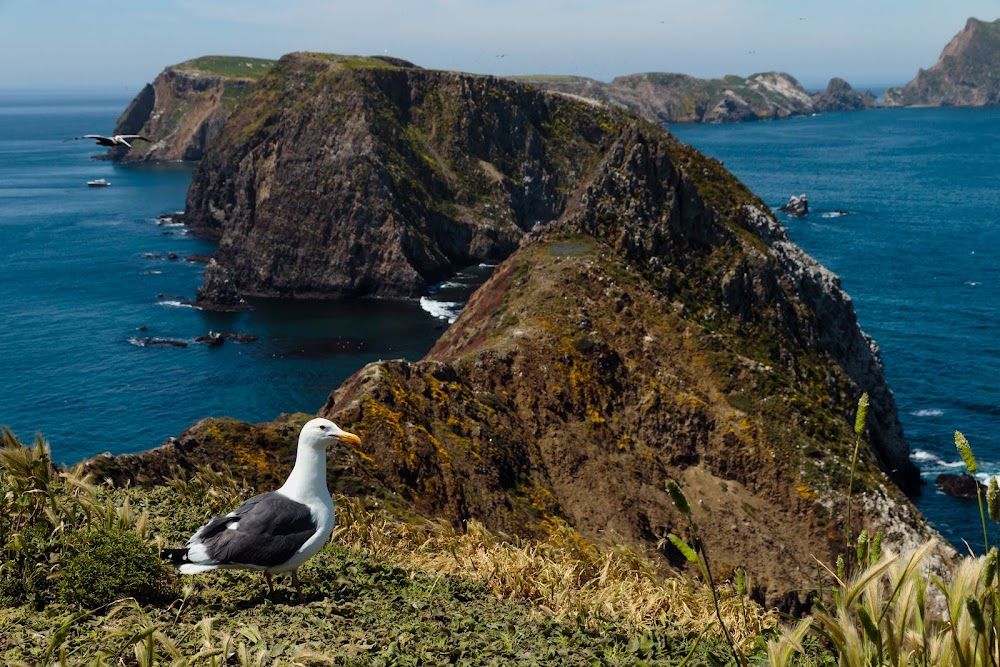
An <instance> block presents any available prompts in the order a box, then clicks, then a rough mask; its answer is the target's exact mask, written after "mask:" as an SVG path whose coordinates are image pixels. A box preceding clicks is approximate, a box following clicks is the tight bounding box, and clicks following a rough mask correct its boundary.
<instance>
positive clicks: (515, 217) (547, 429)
mask: <svg viewBox="0 0 1000 667" xmlns="http://www.w3.org/2000/svg"><path fill="white" fill-rule="evenodd" d="M186 219H187V222H188V224H189V225H191V228H192V229H193V230H195V231H196V232H198V233H201V234H205V235H207V236H210V237H212V238H215V239H217V240H218V249H217V251H216V254H215V256H214V258H213V260H212V262H210V263H209V265H208V266H207V267H206V275H205V285H204V287H203V289H202V290H201V291H200V296H201V298H202V301H203V304H204V305H206V306H215V307H227V306H237V305H239V304H240V301H242V300H252V299H254V298H271V297H280V298H297V297H298V298H317V297H321V298H331V299H333V298H341V297H345V296H392V297H407V296H414V295H416V294H418V293H419V292H420V290H422V289H424V288H425V287H426V286H427V285H428V284H431V283H433V282H435V281H437V280H439V279H441V278H443V277H446V276H447V275H449V272H451V271H454V270H455V269H456V268H458V267H460V266H463V265H466V264H469V263H473V262H491V263H494V262H495V263H497V267H496V269H495V270H494V271H493V274H492V276H491V277H490V279H489V280H488V281H487V282H486V283H485V284H484V285H483V286H482V287H480V288H479V289H478V290H477V291H476V292H475V294H473V296H472V297H471V298H470V300H469V302H468V304H467V305H466V307H465V308H464V310H463V311H462V313H461V315H460V316H459V318H458V319H457V320H456V322H455V323H454V324H453V325H452V326H451V327H449V328H448V329H447V330H446V331H445V332H444V334H443V336H442V337H441V339H440V340H439V341H438V343H437V345H436V346H435V347H434V349H432V350H431V351H430V352H429V353H428V355H427V356H426V357H425V358H424V359H423V360H421V361H419V362H406V361H399V360H394V361H381V362H376V363H373V364H369V365H367V366H365V367H363V368H360V369H359V370H358V371H357V372H356V373H355V374H354V375H353V376H352V377H351V378H349V379H348V380H347V381H346V382H345V383H343V385H342V386H340V387H338V388H331V389H332V390H333V391H332V392H331V394H330V397H329V399H328V401H327V402H326V404H325V405H324V406H323V407H322V408H321V409H320V413H321V414H322V415H323V416H327V417H330V418H332V419H333V420H334V421H336V422H337V423H339V424H342V425H344V427H345V428H349V429H350V430H351V431H353V432H356V433H358V435H360V436H361V438H362V444H361V445H360V446H359V447H357V448H356V449H344V450H339V451H337V452H335V453H334V454H333V456H334V459H335V460H336V461H337V462H338V464H337V465H335V466H334V468H335V469H336V470H337V472H338V475H336V477H338V478H339V479H341V483H340V485H339V486H337V487H336V488H338V489H342V490H346V491H347V492H356V493H369V492H371V493H375V494H377V495H379V496H380V497H383V498H385V499H391V501H392V502H393V503H398V504H400V505H403V506H405V507H406V508H408V509H409V510H410V511H412V512H415V513H417V514H419V515H421V516H425V517H436V518H443V519H446V520H448V521H450V522H452V523H453V524H455V525H457V526H461V525H463V523H464V522H465V521H467V520H469V519H476V520H478V521H481V522H483V523H484V524H485V525H486V526H487V527H489V528H490V529H491V530H496V531H503V532H505V533H507V534H512V535H529V536H533V535H541V534H544V533H545V531H546V530H548V529H550V528H551V527H552V525H553V522H556V521H565V522H567V523H569V524H570V525H572V526H574V527H575V528H577V529H578V530H579V531H580V532H581V533H582V534H583V535H584V536H586V537H588V538H592V539H599V538H601V537H603V536H615V537H616V538H618V539H622V540H624V541H625V542H626V543H628V544H632V545H636V546H640V547H642V548H645V549H649V550H651V551H658V552H659V553H660V554H661V555H662V557H663V562H664V565H665V566H674V567H682V566H683V562H682V560H683V559H682V558H681V557H680V556H679V554H678V553H677V552H675V551H672V550H671V548H670V547H669V546H666V547H664V546H663V544H662V542H661V541H662V539H663V538H664V537H665V536H666V535H667V534H668V533H670V532H675V533H677V534H683V532H684V525H685V523H684V522H685V519H684V517H683V516H682V515H680V514H679V513H678V512H677V510H676V509H675V508H674V507H673V505H672V503H671V501H670V498H669V494H668V493H667V491H666V489H665V486H664V484H665V481H666V480H667V479H676V480H677V481H678V482H679V483H680V484H681V486H682V487H683V488H684V489H685V492H686V493H687V496H688V499H689V500H690V501H691V504H692V508H693V511H694V513H695V519H696V521H697V522H698V524H699V526H701V527H702V534H703V536H704V539H705V543H706V548H707V549H708V550H709V552H710V553H711V554H713V561H714V563H715V564H716V567H717V568H719V569H720V572H723V573H725V572H730V573H731V572H733V571H734V570H735V569H736V568H740V567H743V568H746V570H747V571H748V572H749V573H750V576H751V578H752V580H753V582H754V589H755V590H754V592H755V595H756V596H757V597H758V598H759V599H761V600H762V601H764V602H765V603H766V604H768V605H773V606H780V607H782V608H785V609H802V608H803V607H804V606H807V605H808V599H809V593H808V591H809V590H810V589H811V587H812V586H814V584H815V570H816V559H819V560H820V561H823V562H825V563H833V562H834V560H835V559H836V555H837V554H838V553H839V552H840V551H841V550H842V549H843V539H844V534H845V532H846V529H847V528H848V527H847V526H846V525H845V517H846V515H847V511H846V509H847V503H848V498H849V497H850V498H851V502H852V507H853V510H854V513H853V525H852V526H851V527H850V528H851V529H852V531H853V533H854V534H855V535H856V534H857V533H858V532H859V531H860V529H862V528H864V529H866V530H868V531H869V532H870V533H874V532H882V533H883V534H884V536H885V541H886V543H887V544H892V545H893V546H894V547H895V548H896V549H900V550H905V549H907V548H910V547H914V546H916V545H917V544H919V543H922V542H923V541H924V540H926V539H928V538H930V537H932V536H933V535H934V531H933V530H932V529H931V528H930V527H929V526H928V525H927V524H926V522H925V521H924V519H923V518H922V517H921V515H920V514H919V512H918V511H917V510H916V509H915V508H914V507H913V505H912V504H911V503H910V501H909V500H908V499H907V497H906V495H905V493H904V490H905V491H906V492H916V491H917V489H918V486H919V475H918V472H917V469H916V468H915V467H914V466H913V464H912V463H911V462H910V459H909V448H908V445H907V443H906V441H905V439H904V437H903V433H902V428H901V426H900V423H899V419H898V414H897V411H896V405H895V402H894V399H893V396H892V393H891V391H890V390H889V388H888V387H887V385H886V383H885V378H884V375H883V372H882V365H881V361H880V359H879V355H878V348H877V346H876V345H875V343H874V341H872V340H871V339H870V338H869V337H868V336H867V335H866V334H865V333H864V332H863V331H862V330H861V329H860V328H859V326H858V323H857V319H856V316H855V313H854V310H853V306H852V304H851V300H850V297H849V296H848V295H847V294H846V293H844V292H843V290H842V289H841V287H840V284H839V280H838V279H837V277H836V276H835V275H833V274H832V273H830V272H829V271H827V270H826V269H824V268H823V267H822V266H820V265H819V264H818V263H817V262H816V261H815V260H813V259H812V258H811V257H809V256H808V255H807V254H806V253H804V252H803V251H802V250H801V249H799V248H798V247H796V246H795V245H794V244H792V243H791V242H790V241H789V239H788V237H787V235H786V233H785V230H784V228H783V227H782V226H781V224H780V223H779V222H778V221H777V220H776V219H775V218H774V216H773V215H772V214H771V212H770V211H769V210H768V208H767V207H766V206H765V205H764V204H763V203H762V202H761V201H760V200H759V199H758V198H757V197H756V196H754V195H753V194H752V193H751V192H750V191H749V190H747V189H746V187H745V186H743V185H742V184H741V183H740V182H739V181H738V180H737V179H735V178H734V177H733V176H732V175H731V174H729V173H728V172H727V171H726V170H725V169H724V168H723V167H722V165H721V163H719V162H718V161H717V160H713V159H710V158H706V157H705V156H703V155H701V154H700V153H698V152H697V151H695V150H694V149H692V148H691V147H689V146H686V145H684V144H682V143H681V142H679V141H677V140H676V139H675V138H674V137H673V136H672V135H671V134H670V133H669V132H667V131H666V130H665V129H664V128H663V127H661V126H660V125H658V124H657V123H653V122H650V121H648V120H646V119H644V118H641V117H639V116H637V115H636V114H633V113H631V112H629V111H627V110H624V109H622V108H621V107H620V106H618V105H611V104H601V103H599V102H595V101H593V100H581V99H579V98H578V97H576V96H571V95H566V94H563V93H557V92H552V91H544V90H540V89H538V88H536V87H534V86H529V85H526V84H524V83H520V82H517V81H512V80H507V79H499V78H494V77H480V76H473V75H468V74H459V73H452V72H440V71H430V70H424V69H421V68H419V67H415V66H413V65H411V64H409V63H406V62H405V61H399V60H396V59H380V58H360V57H353V56H335V55H328V54H313V53H297V54H290V55H288V56H285V57H283V58H282V59H281V60H280V61H278V62H277V63H276V64H274V66H273V67H272V68H271V69H270V71H269V72H268V73H267V74H266V75H265V76H264V77H262V78H261V79H260V81H259V82H258V83H257V84H255V85H254V87H253V89H252V90H250V91H249V92H248V93H247V95H246V96H245V97H244V98H243V99H242V100H241V101H240V102H239V104H237V105H236V106H235V107H234V108H233V110H232V111H231V112H230V113H229V114H228V116H227V118H226V121H225V123H224V125H223V127H222V128H221V130H220V131H219V133H218V134H217V135H216V137H215V138H214V139H213V140H212V141H211V142H210V143H209V144H208V145H207V146H206V151H205V156H204V158H203V159H202V160H201V161H200V163H199V165H198V167H197V168H196V170H195V173H194V176H193V180H192V184H191V189H190V191H189V195H188V202H187V212H186ZM862 392H867V393H868V394H869V396H870V397H871V411H870V413H869V419H868V428H867V429H866V432H865V437H864V440H863V442H862V446H861V448H860V455H859V459H858V462H857V470H856V474H854V475H852V471H851V468H852V455H853V452H854V447H855V438H854V431H853V424H854V418H855V411H856V406H857V400H858V398H859V396H860V395H861V394H862ZM307 407H308V406H307ZM283 419H287V418H283ZM282 423H284V422H282ZM276 424H277V422H276ZM276 432H277V433H281V434H284V435H280V436H275V437H274V438H269V437H267V433H272V434H273V433H276ZM292 432H294V429H293V428H292V427H290V426H287V424H286V425H283V426H276V425H257V426H255V425H245V424H234V423H232V422H231V421H226V420H205V421H203V422H199V424H197V425H195V426H193V427H192V428H191V429H189V431H188V432H186V433H185V434H182V435H181V437H179V438H178V439H177V441H176V442H171V443H168V444H167V445H165V446H164V447H162V448H160V449H158V450H154V451H153V452H149V453H146V454H142V455H138V456H137V457H129V458H125V457H120V458H121V461H117V460H116V459H101V460H99V461H97V462H95V464H94V465H95V466H100V467H99V468H95V472H96V473H97V474H98V475H100V476H101V477H102V478H104V477H110V478H112V479H116V480H130V481H135V482H139V481H142V480H139V479H137V478H135V477H133V476H131V473H130V472H129V470H142V471H144V472H143V475H142V477H143V479H145V480H146V481H149V480H153V481H155V478H156V476H157V474H159V473H157V472H156V470H157V469H159V468H162V465H157V466H152V467H150V466H147V465H145V464H144V463H143V461H147V460H148V459H151V458H152V457H161V458H163V460H166V461H192V460H195V461H196V460H200V459H199V454H198V452H200V451H201V450H202V448H204V447H211V448H212V451H215V452H218V453H219V454H218V455H219V457H221V458H224V459H225V460H227V461H230V462H234V463H236V464H238V463H239V462H240V461H249V462H261V461H267V460H273V461H274V464H273V465H274V466H278V465H284V463H282V462H283V461H286V460H287V455H288V451H287V442H285V441H286V440H287V435H288V433H292ZM227 452H228V453H229V455H228V456H227ZM164 457H165V458H164ZM237 467H238V468H239V466H237ZM265 467H268V466H265ZM268 468H269V467H268ZM246 469H247V471H249V472H253V467H252V466H248V467H246ZM258 469H259V466H258ZM269 469H270V468H269ZM348 473H349V474H348ZM256 474H259V472H258V473H256ZM852 476H853V478H854V479H853V490H849V489H848V486H849V484H850V480H851V477H852ZM348 480H357V482H356V483H353V482H351V483H348ZM345 484H346V485H347V488H346V489H345V486H344V485H345ZM945 551H947V549H944V548H943V551H942V554H941V557H942V558H945V557H947V554H946V553H944V552H945Z"/></svg>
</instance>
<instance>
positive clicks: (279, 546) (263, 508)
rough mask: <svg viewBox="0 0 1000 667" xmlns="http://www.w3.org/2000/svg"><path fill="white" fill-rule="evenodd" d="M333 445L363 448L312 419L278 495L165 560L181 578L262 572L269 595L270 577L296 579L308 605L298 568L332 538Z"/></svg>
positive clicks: (260, 498) (216, 525) (261, 499)
mask: <svg viewBox="0 0 1000 667" xmlns="http://www.w3.org/2000/svg"><path fill="white" fill-rule="evenodd" d="M334 442H343V443H350V444H354V445H358V444H361V439H360V438H358V436H356V435H354V434H353V433H348V432H347V431H344V430H342V429H341V428H340V427H339V426H337V425H336V424H334V423H333V422H332V421H330V420H329V419H323V418H322V417H320V418H317V419H313V420H311V421H309V422H307V423H306V425H305V426H303V427H302V431H301V433H299V445H298V451H297V452H296V454H295V466H294V467H293V468H292V472H291V474H289V475H288V479H287V480H285V483H284V484H283V485H282V486H281V488H279V489H278V490H277V491H271V492H269V493H262V494H260V495H257V496H254V497H253V498H250V499H249V500H247V501H246V502H245V503H243V504H242V505H240V506H239V507H237V508H236V509H234V510H233V511H232V512H230V513H229V514H227V515H225V516H219V517H215V518H214V519H212V520H211V521H209V522H208V523H207V524H205V525H204V526H202V527H201V528H199V529H198V530H197V532H195V534H194V535H193V536H191V539H189V540H188V541H187V545H186V546H185V547H184V548H183V549H164V550H163V557H164V558H165V559H167V560H170V561H171V562H173V564H174V565H176V566H178V570H180V572H181V574H197V573H199V572H205V571H208V570H218V569H243V570H262V571H263V572H264V576H265V577H266V578H267V589H268V593H269V594H271V595H273V594H274V585H273V583H272V581H271V575H272V574H282V573H285V572H291V573H292V585H293V586H295V590H296V591H297V592H298V599H299V602H300V603H305V601H306V600H305V596H304V595H302V585H301V583H300V582H299V575H298V568H299V566H300V565H302V564H303V563H305V562H306V561H307V560H309V559H310V558H312V556H313V555H315V554H316V552H317V551H319V550H320V548H322V546H323V545H324V544H326V542H327V540H328V539H330V534H331V533H332V532H333V524H334V513H333V500H332V499H331V498H330V491H329V489H327V486H326V448H327V447H328V446H329V445H331V444H333V443H334Z"/></svg>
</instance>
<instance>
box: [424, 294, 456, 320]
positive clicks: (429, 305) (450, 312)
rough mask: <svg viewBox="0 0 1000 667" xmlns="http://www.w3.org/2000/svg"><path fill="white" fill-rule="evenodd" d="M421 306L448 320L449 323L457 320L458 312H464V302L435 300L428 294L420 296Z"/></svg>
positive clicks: (432, 313) (437, 316)
mask: <svg viewBox="0 0 1000 667" xmlns="http://www.w3.org/2000/svg"><path fill="white" fill-rule="evenodd" d="M420 307H421V308H423V309H424V310H425V311H427V312H428V313H430V314H431V315H433V316H434V317H436V318H438V319H442V320H447V321H448V324H451V323H452V322H454V321H455V318H457V317H458V314H459V313H460V312H462V304H461V303H458V302H456V301H435V300H434V299H428V298H427V297H426V296H422V297H420Z"/></svg>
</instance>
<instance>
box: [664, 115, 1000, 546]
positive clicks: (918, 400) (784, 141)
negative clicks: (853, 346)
mask: <svg viewBox="0 0 1000 667" xmlns="http://www.w3.org/2000/svg"><path fill="white" fill-rule="evenodd" d="M670 130H671V131H672V132H673V133H674V134H675V136H677V137H678V138H679V139H680V140H682V141H684V142H685V143H689V144H691V145H693V146H694V147H695V148H698V149H699V150H701V151H702V152H703V153H705V154H706V155H710V156H712V157H714V158H717V159H719V160H721V161H722V162H723V164H724V165H725V166H726V168H727V169H729V171H731V172H732V173H733V174H735V175H736V176H737V177H738V178H739V179H740V180H741V181H743V183H745V184H746V185H747V186H748V187H749V188H750V189H751V190H753V191H754V192H755V193H756V194H757V195H758V196H759V197H760V198H761V199H762V200H763V201H764V202H765V203H766V204H767V205H768V206H770V207H772V208H775V209H776V208H777V207H779V206H781V205H782V204H784V203H785V202H787V201H788V199H789V197H791V196H793V195H801V194H805V195H807V198H808V201H809V214H808V215H807V216H806V217H804V218H799V219H796V218H788V217H787V216H785V215H784V214H781V213H779V214H778V217H779V219H781V220H782V222H783V223H784V224H785V225H786V227H787V229H788V234H789V236H790V237H791V239H792V240H793V241H794V242H795V243H797V244H798V245H799V246H800V247H802V248H803V249H804V250H805V251H806V252H808V253H809V254H811V255H812V256H813V257H815V258H816V259H818V260H819V261H820V262H821V263H822V264H823V265H824V266H826V267H827V268H829V269H830V270H832V271H834V272H835V273H837V274H838V275H839V276H840V278H841V283H842V285H843V287H844V289H845V290H846V291H847V293H848V294H849V295H850V296H851V297H852V299H853V302H854V308H855V310H856V312H857V314H858V320H859V322H860V325H861V327H862V328H863V329H864V330H865V331H866V332H867V333H868V334H870V335H871V336H872V337H873V338H874V339H875V341H876V342H877V343H878V345H879V347H880V349H881V353H882V360H883V362H884V364H885V374H886V378H887V380H888V383H889V386H890V388H891V389H892V390H893V393H894V394H895V397H896V403H897V406H898V408H899V412H900V420H901V422H902V424H903V430H904V434H905V436H906V438H907V440H908V441H909V443H910V447H911V450H912V458H913V460H914V462H915V463H917V465H918V466H919V467H920V469H921V472H922V476H923V479H924V481H925V485H924V486H923V492H922V494H921V495H920V496H919V497H918V498H916V504H917V506H918V507H919V508H920V509H921V511H922V512H923V513H924V515H925V516H926V517H927V518H928V519H929V520H930V521H931V523H932V524H933V525H934V526H935V527H936V528H937V529H938V530H939V531H940V532H941V533H942V534H943V535H944V536H945V537H946V538H948V539H949V540H951V541H952V542H953V543H954V544H956V545H958V546H960V548H963V549H964V548H965V547H964V544H963V540H965V541H967V542H968V543H969V544H970V545H972V547H974V548H976V549H978V550H981V549H982V543H983V537H982V526H981V522H980V518H979V509H978V506H977V505H976V503H975V501H960V500H956V499H953V498H950V497H948V496H945V495H943V494H942V493H940V492H939V491H937V489H936V487H935V486H934V479H935V478H936V477H937V475H939V474H941V473H945V472H948V473H959V472H962V471H963V470H964V469H965V467H964V464H963V463H962V461H961V459H960V457H959V456H958V454H957V451H956V449H955V438H954V433H955V431H961V432H962V433H963V434H964V435H965V436H966V438H968V440H969V443H970V444H971V445H972V448H973V451H974V453H975V454H976V458H977V460H978V463H979V469H980V475H979V477H980V479H981V480H982V481H984V482H986V481H988V479H989V477H990V476H991V475H996V474H1000V345H998V342H997V341H998V335H1000V310H998V305H1000V181H998V179H997V175H998V174H1000V109H997V108H987V109H959V108H945V109H929V108H922V109H878V110H869V111H862V112H844V113H830V114H824V115H819V116H809V117H799V118H793V119H789V120H783V121H770V122H757V123H746V124H742V125H727V126H723V125H678V126H671V127H670ZM996 538H997V531H996V527H995V526H994V527H993V529H992V530H991V540H995V539H996Z"/></svg>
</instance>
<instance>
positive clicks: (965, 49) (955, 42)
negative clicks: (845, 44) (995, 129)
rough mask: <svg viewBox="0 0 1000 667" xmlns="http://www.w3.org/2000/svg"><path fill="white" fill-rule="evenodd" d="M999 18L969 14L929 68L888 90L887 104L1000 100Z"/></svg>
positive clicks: (964, 103) (960, 103)
mask: <svg viewBox="0 0 1000 667" xmlns="http://www.w3.org/2000/svg"><path fill="white" fill-rule="evenodd" d="M998 62H1000V20H997V21H993V22H992V23H987V22H985V21H980V20H979V19H975V18H970V19H969V20H968V21H967V22H966V24H965V28H963V29H962V30H961V31H960V32H959V33H958V34H957V35H955V37H953V38H952V40H951V41H950V42H949V43H948V44H947V46H945V47H944V50H943V51H941V55H940V56H939V57H938V59H937V62H936V63H934V65H933V66H932V67H931V68H930V69H926V70H925V69H921V70H920V71H919V72H918V73H917V76H916V78H914V79H913V80H912V81H910V82H909V83H908V84H906V85H905V86H903V87H902V88H890V89H889V90H887V91H886V92H885V96H884V97H883V100H882V103H883V105H884V106H913V105H922V106H986V105H995V104H998V103H1000V70H998V69H997V63H998Z"/></svg>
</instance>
